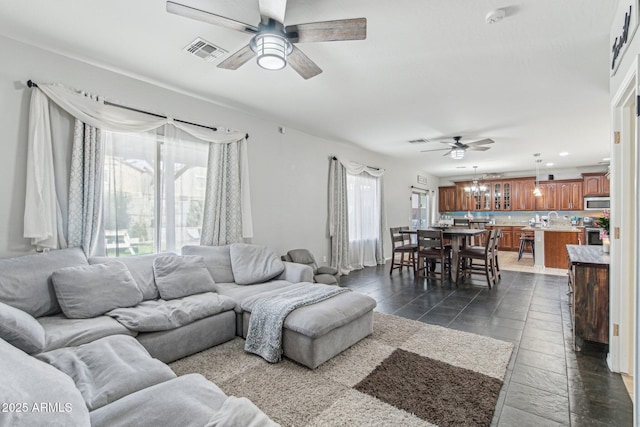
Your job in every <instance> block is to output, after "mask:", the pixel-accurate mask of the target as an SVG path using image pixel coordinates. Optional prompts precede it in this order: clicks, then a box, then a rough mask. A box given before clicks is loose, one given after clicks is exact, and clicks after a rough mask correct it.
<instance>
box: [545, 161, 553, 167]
mask: <svg viewBox="0 0 640 427" xmlns="http://www.w3.org/2000/svg"><path fill="white" fill-rule="evenodd" d="M545 166H546V167H549V166H553V163H551V162H549V163H547V164H546V165H545Z"/></svg>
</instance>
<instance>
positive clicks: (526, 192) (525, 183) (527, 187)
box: [511, 179, 536, 211]
mask: <svg viewBox="0 0 640 427" xmlns="http://www.w3.org/2000/svg"><path fill="white" fill-rule="evenodd" d="M512 185H513V205H512V206H511V210H514V211H533V210H535V209H536V200H535V199H536V197H535V196H534V195H533V190H534V189H535V188H536V182H535V180H534V179H522V180H514V181H513V182H512Z"/></svg>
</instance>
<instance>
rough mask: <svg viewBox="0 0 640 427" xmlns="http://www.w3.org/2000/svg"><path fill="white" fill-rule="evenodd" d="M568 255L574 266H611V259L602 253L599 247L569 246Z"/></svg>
mask: <svg viewBox="0 0 640 427" xmlns="http://www.w3.org/2000/svg"><path fill="white" fill-rule="evenodd" d="M567 253H568V254H569V260H570V261H571V263H572V264H574V263H579V264H594V265H609V264H610V263H611V257H610V256H609V254H605V253H604V252H602V246H598V245H567Z"/></svg>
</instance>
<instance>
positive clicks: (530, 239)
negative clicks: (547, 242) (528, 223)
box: [518, 233, 536, 261]
mask: <svg viewBox="0 0 640 427" xmlns="http://www.w3.org/2000/svg"><path fill="white" fill-rule="evenodd" d="M527 245H529V247H530V248H531V255H533V259H535V258H536V248H535V237H534V235H533V234H531V233H522V234H520V249H518V261H520V258H522V253H523V252H524V249H525V246H527Z"/></svg>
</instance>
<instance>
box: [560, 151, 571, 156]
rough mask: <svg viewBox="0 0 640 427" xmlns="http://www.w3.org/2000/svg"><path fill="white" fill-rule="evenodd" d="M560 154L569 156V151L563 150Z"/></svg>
mask: <svg viewBox="0 0 640 427" xmlns="http://www.w3.org/2000/svg"><path fill="white" fill-rule="evenodd" d="M559 154H560V156H562V157H564V156H568V155H569V152H568V151H563V152H561V153H559Z"/></svg>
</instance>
